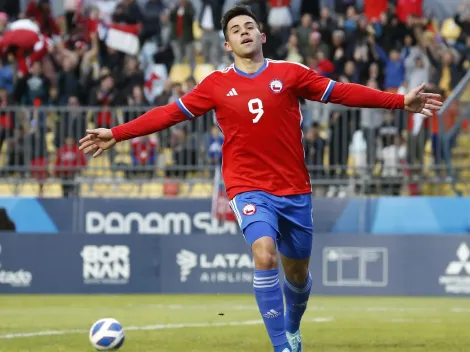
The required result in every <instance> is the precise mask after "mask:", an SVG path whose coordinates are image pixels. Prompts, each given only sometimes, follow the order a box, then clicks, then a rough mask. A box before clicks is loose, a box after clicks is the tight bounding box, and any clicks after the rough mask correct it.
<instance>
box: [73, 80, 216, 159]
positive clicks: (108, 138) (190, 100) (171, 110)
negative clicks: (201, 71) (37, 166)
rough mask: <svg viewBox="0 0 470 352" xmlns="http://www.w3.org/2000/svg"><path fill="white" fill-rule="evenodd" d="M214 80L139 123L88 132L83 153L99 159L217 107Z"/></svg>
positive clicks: (81, 142)
mask: <svg viewBox="0 0 470 352" xmlns="http://www.w3.org/2000/svg"><path fill="white" fill-rule="evenodd" d="M212 79H213V78H212V77H210V76H209V77H208V78H207V79H205V80H203V81H202V82H200V84H199V85H198V86H197V87H196V88H195V89H194V90H193V91H191V93H188V94H186V95H185V96H184V97H182V98H181V99H178V101H176V102H175V103H173V104H168V105H166V106H162V107H158V108H155V109H152V110H150V111H148V112H147V113H145V114H143V115H142V116H140V117H138V118H137V119H135V120H132V121H129V122H127V123H125V124H122V125H119V126H116V127H113V128H112V129H107V128H98V129H94V130H87V135H86V136H85V137H84V138H82V139H81V140H80V150H83V151H84V152H85V153H86V154H90V153H93V157H94V158H96V157H97V156H99V155H100V154H101V153H102V152H103V151H104V150H107V149H109V148H111V147H113V146H114V145H115V144H116V143H117V142H120V141H124V140H128V139H132V138H135V137H140V136H146V135H149V134H152V133H155V132H158V131H161V130H164V129H167V128H169V127H171V126H173V125H176V124H177V123H179V122H182V121H185V120H187V119H192V118H196V117H198V116H201V115H203V114H205V113H206V112H208V111H210V110H212V109H213V108H214V103H213V101H212V86H213V85H212Z"/></svg>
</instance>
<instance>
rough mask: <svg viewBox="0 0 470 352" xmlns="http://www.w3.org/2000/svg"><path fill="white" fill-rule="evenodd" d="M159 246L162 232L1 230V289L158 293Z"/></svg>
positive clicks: (27, 291)
mask: <svg viewBox="0 0 470 352" xmlns="http://www.w3.org/2000/svg"><path fill="white" fill-rule="evenodd" d="M132 239H134V240H132ZM159 250H160V246H159V238H158V237H153V238H146V237H141V238H139V240H136V238H135V237H126V238H123V237H121V236H97V237H95V236H87V235H73V236H37V235H21V236H19V235H0V293H133V292H158V291H159V290H160V286H159V285H160V282H161V281H160V279H159V266H160V263H159V257H160V255H159Z"/></svg>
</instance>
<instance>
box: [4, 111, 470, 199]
mask: <svg viewBox="0 0 470 352" xmlns="http://www.w3.org/2000/svg"><path fill="white" fill-rule="evenodd" d="M151 108H152V107H117V108H110V107H78V106H66V107H41V108H29V107H3V108H0V149H1V154H0V155H1V157H0V163H1V169H0V170H1V175H0V176H1V180H0V181H1V182H0V195H1V194H11V195H15V194H25V195H41V196H62V195H64V196H70V195H82V196H119V195H123V196H138V197H151V196H152V195H153V196H162V195H170V194H172V195H177V194H179V195H183V196H184V195H187V194H188V192H189V193H191V192H193V193H194V196H198V195H199V196H205V194H207V196H210V194H211V192H212V190H211V189H212V180H213V177H214V170H215V168H216V167H217V165H219V164H220V161H221V144H222V143H223V135H222V134H221V132H220V131H219V129H218V128H217V126H216V124H215V123H214V115H213V113H209V114H207V116H204V117H201V118H198V119H195V120H194V121H187V122H184V123H181V124H179V125H177V126H174V127H172V128H171V129H169V130H165V131H161V132H159V133H156V134H154V135H151V136H147V137H142V138H136V139H133V140H130V141H125V142H122V143H118V145H117V147H116V148H115V149H113V150H111V151H108V152H107V153H105V154H104V155H103V156H101V157H100V158H97V159H91V158H88V157H86V158H85V157H83V155H81V153H79V151H78V149H77V148H78V147H77V143H78V140H79V139H80V138H82V137H83V136H84V133H85V130H86V129H87V128H94V127H110V126H114V125H116V124H119V123H123V122H127V121H130V120H132V119H135V118H137V117H138V116H140V115H141V114H143V113H145V112H146V111H148V110H149V109H151ZM302 112H303V117H304V123H303V130H304V148H305V156H306V162H307V165H308V168H309V171H310V173H311V178H312V184H313V186H314V191H315V193H316V194H319V195H325V194H326V195H329V196H338V195H339V196H341V195H346V194H351V193H352V194H393V195H398V194H400V193H403V192H408V191H409V187H410V186H412V185H414V184H418V185H421V186H426V185H427V187H431V188H432V187H434V188H432V190H433V192H434V193H436V194H445V192H447V188H446V187H445V186H447V185H448V184H449V183H450V180H449V178H448V177H447V175H448V174H447V171H448V170H446V165H445V160H444V152H443V148H442V145H441V141H442V138H439V135H438V133H437V132H436V131H434V130H433V128H432V126H431V125H432V124H433V123H434V122H433V121H430V120H423V121H421V122H420V123H417V122H415V123H414V124H410V123H409V116H407V114H405V113H404V112H402V111H397V112H390V111H382V110H373V109H360V110H357V109H356V110H355V109H346V108H344V107H341V106H336V105H323V104H319V103H311V102H307V103H306V104H303V105H302ZM436 123H437V122H436ZM454 144H457V145H458V143H457V142H456V143H454ZM467 153H470V152H467ZM466 157H468V154H467V155H464V156H463V160H466V159H465V158H466ZM459 160H460V159H459ZM456 170H457V171H458V172H460V173H464V172H466V171H470V163H468V162H467V163H465V162H464V163H459V162H454V163H453V170H452V171H456ZM437 185H443V187H441V188H439V189H440V191H437V189H438V188H437ZM173 186H174V187H173ZM194 187H196V189H197V191H196V192H195V191H194ZM441 191H442V192H441ZM411 192H412V191H411ZM35 193H37V194H35Z"/></svg>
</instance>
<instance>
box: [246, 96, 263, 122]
mask: <svg viewBox="0 0 470 352" xmlns="http://www.w3.org/2000/svg"><path fill="white" fill-rule="evenodd" d="M248 109H249V110H250V112H251V113H252V114H256V117H255V118H254V119H253V123H258V121H259V120H260V119H261V116H263V114H264V110H263V102H262V101H261V99H258V98H255V99H251V100H250V101H249V102H248Z"/></svg>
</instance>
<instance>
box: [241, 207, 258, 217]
mask: <svg viewBox="0 0 470 352" xmlns="http://www.w3.org/2000/svg"><path fill="white" fill-rule="evenodd" d="M242 213H243V215H246V216H250V215H253V214H254V213H256V207H255V206H254V204H247V205H245V206H244V207H243V210H242Z"/></svg>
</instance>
